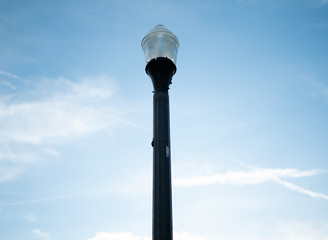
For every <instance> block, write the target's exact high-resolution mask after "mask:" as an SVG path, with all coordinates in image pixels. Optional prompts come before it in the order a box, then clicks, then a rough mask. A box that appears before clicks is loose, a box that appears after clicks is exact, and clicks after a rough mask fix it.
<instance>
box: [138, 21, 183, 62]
mask: <svg viewBox="0 0 328 240" xmlns="http://www.w3.org/2000/svg"><path fill="white" fill-rule="evenodd" d="M141 46H142V49H143V51H144V54H145V60H146V63H149V62H150V61H151V60H152V59H156V58H159V57H163V58H168V59H170V60H171V61H172V62H173V63H174V64H176V61H177V55H178V48H179V40H178V38H177V37H176V36H175V35H174V34H173V33H172V32H171V31H170V30H168V29H167V28H165V27H164V26H163V25H162V24H158V25H156V26H155V27H154V28H153V29H152V30H150V31H149V32H148V33H147V35H146V36H145V37H144V38H143V39H142V42H141Z"/></svg>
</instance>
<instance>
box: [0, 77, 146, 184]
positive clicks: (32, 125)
mask: <svg viewBox="0 0 328 240" xmlns="http://www.w3.org/2000/svg"><path fill="white" fill-rule="evenodd" d="M1 75H2V76H5V77H7V79H6V82H7V83H8V84H9V85H10V86H11V87H10V89H9V88H8V89H7V90H1V91H2V92H1V93H2V94H1V96H0V123H1V124H0V146H1V147H0V182H3V181H8V180H11V179H14V178H15V177H16V176H18V175H19V173H20V171H22V170H21V169H25V168H26V164H27V163H29V162H30V163H32V162H35V161H38V160H40V159H41V157H40V156H47V155H48V156H57V157H58V156H60V153H59V152H58V151H57V150H56V145H57V144H62V143H63V142H64V143H67V142H69V141H72V140H74V139H77V138H80V137H82V136H86V135H88V134H91V133H94V132H97V131H100V130H103V129H107V130H110V129H111V128H114V127H115V126H116V125H117V124H125V125H129V126H131V127H134V128H139V129H142V130H148V129H146V128H144V127H142V126H139V125H138V124H135V123H133V122H132V121H128V120H125V119H124V117H123V115H124V113H122V112H123V111H122V110H121V109H119V107H118V106H117V102H115V99H116V98H115V93H116V92H117V87H116V85H115V81H113V80H112V79H110V78H109V77H107V76H105V75H101V76H97V77H83V78H77V79H74V80H70V79H66V78H56V79H38V80H35V81H33V82H32V81H27V80H26V81H25V80H24V79H23V78H21V77H19V76H17V75H16V74H13V73H9V72H5V71H0V76H1ZM10 81H11V82H10ZM9 85H8V86H9ZM43 159H46V157H43ZM22 163H24V164H22ZM23 165H24V166H23ZM18 166H19V167H20V168H21V169H18V168H17V167H18ZM9 168H10V169H9ZM8 169H9V170H10V171H7V170H8Z"/></svg>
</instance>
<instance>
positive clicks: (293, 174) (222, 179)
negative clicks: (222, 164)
mask: <svg viewBox="0 0 328 240" xmlns="http://www.w3.org/2000/svg"><path fill="white" fill-rule="evenodd" d="M319 172H320V171H319V170H308V171H300V170H298V169H253V170H249V171H231V172H227V173H220V174H215V175H211V176H201V177H189V178H177V179H175V180H174V185H175V186H207V185H211V184H233V185H239V186H241V185H250V184H259V183H263V182H267V181H272V180H276V179H279V178H285V177H287V178H299V177H306V176H313V175H316V174H318V173H319Z"/></svg>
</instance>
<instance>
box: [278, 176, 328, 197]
mask: <svg viewBox="0 0 328 240" xmlns="http://www.w3.org/2000/svg"><path fill="white" fill-rule="evenodd" d="M276 182H277V183H279V184H281V185H283V186H284V187H286V188H288V189H290V190H293V191H296V192H299V193H303V194H305V195H308V196H310V197H313V198H323V199H326V200H328V196H327V195H325V194H322V193H318V192H313V191H310V190H307V189H304V188H301V187H300V186H297V185H295V184H293V183H290V182H287V181H283V180H281V179H276Z"/></svg>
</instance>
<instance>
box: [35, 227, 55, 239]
mask: <svg viewBox="0 0 328 240" xmlns="http://www.w3.org/2000/svg"><path fill="white" fill-rule="evenodd" d="M32 232H33V233H34V234H35V235H36V236H37V238H39V239H44V240H50V239H51V238H50V236H49V234H48V233H46V232H42V231H41V230H40V229H33V230H32Z"/></svg>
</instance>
